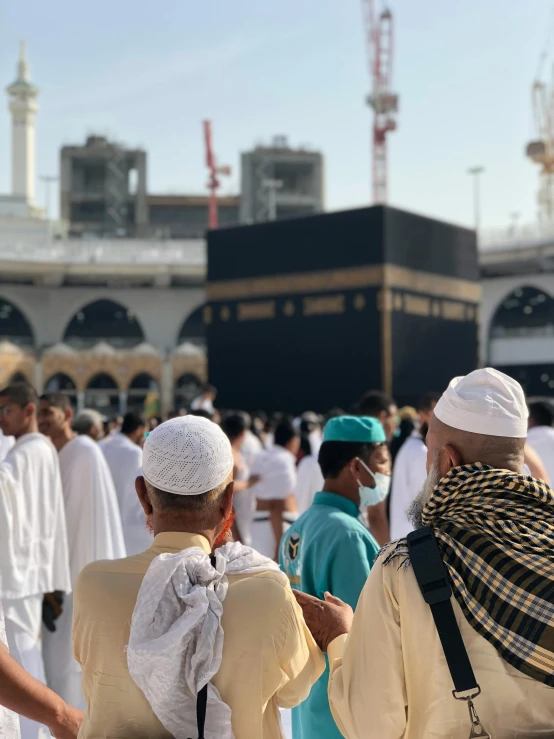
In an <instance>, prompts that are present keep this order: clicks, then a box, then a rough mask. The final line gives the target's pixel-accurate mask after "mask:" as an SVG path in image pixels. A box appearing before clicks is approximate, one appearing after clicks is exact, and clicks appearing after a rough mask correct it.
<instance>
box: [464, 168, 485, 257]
mask: <svg viewBox="0 0 554 739" xmlns="http://www.w3.org/2000/svg"><path fill="white" fill-rule="evenodd" d="M484 171H485V168H484V167H470V168H469V169H468V170H467V173H468V174H470V175H471V176H472V177H473V216H474V220H475V233H476V236H477V244H479V232H480V230H481V188H480V177H481V175H482V174H483V172H484Z"/></svg>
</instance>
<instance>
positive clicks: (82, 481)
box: [39, 393, 125, 708]
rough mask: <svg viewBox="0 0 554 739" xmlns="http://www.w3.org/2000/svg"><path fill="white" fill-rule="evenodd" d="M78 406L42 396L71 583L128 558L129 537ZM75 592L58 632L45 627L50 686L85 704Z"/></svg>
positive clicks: (42, 424)
mask: <svg viewBox="0 0 554 739" xmlns="http://www.w3.org/2000/svg"><path fill="white" fill-rule="evenodd" d="M72 419H73V411H72V409H71V405H70V402H69V399H68V398H67V396H66V395H63V394H62V393H49V394H47V395H43V396H42V398H41V399H40V411H39V423H40V429H41V431H42V433H44V434H47V435H48V436H49V437H50V438H51V439H52V443H53V444H54V446H55V447H56V449H57V450H58V452H59V460H60V469H61V477H62V485H63V498H64V502H65V514H66V518H67V533H68V544H69V560H70V569H71V584H72V585H74V584H75V582H76V580H77V577H78V576H79V573H80V572H81V570H82V569H83V567H85V566H86V565H88V564H89V563H90V562H96V561H97V560H104V559H120V558H121V557H125V542H124V538H123V530H122V527H121V517H120V514H119V506H118V503H117V495H116V492H115V488H114V484H113V480H112V477H111V474H110V470H109V468H108V465H107V463H106V460H105V459H104V455H103V454H102V452H101V451H100V448H99V446H98V444H96V443H95V442H94V441H93V440H92V439H91V438H90V437H89V436H87V435H83V436H76V435H75V433H74V432H73V431H72V429H71V421H72ZM72 619H73V596H72V595H70V596H66V598H65V601H64V604H63V613H62V615H61V616H60V617H59V618H58V619H57V621H56V631H55V632H53V633H52V632H49V631H46V630H45V629H44V630H43V642H44V663H45V668H46V677H47V681H48V685H49V687H51V688H52V690H55V691H56V693H58V694H59V695H61V696H62V698H63V699H64V700H65V701H67V703H70V704H71V705H73V706H77V707H78V708H84V699H83V694H82V690H81V670H80V668H79V666H78V664H77V662H76V660H75V659H74V658H73V647H72V639H71V631H72Z"/></svg>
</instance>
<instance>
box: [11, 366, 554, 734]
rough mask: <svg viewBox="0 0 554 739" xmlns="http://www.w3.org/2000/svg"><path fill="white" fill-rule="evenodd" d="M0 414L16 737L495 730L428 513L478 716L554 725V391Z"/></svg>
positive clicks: (529, 729)
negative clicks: (152, 412) (434, 580)
mask: <svg viewBox="0 0 554 739" xmlns="http://www.w3.org/2000/svg"><path fill="white" fill-rule="evenodd" d="M483 373H485V374H483ZM460 380H461V382H460ZM464 383H465V385H464ZM466 386H467V387H466ZM493 416H494V422H493V420H491V418H492V417H493ZM495 424H496V425H495ZM522 429H524V430H522ZM0 430H1V432H0V737H1V739H14V738H15V737H19V736H20V732H21V736H22V737H23V739H35V738H36V739H38V738H39V737H46V736H48V735H50V732H51V733H52V734H53V735H54V736H58V737H62V739H68V738H69V737H76V736H77V735H78V734H79V736H80V737H83V738H84V737H88V738H89V739H100V737H114V738H115V737H137V739H138V738H139V737H140V738H143V737H144V738H146V737H149V738H150V739H155V738H157V737H160V739H162V738H164V739H165V738H166V737H167V738H169V737H171V736H174V737H178V738H180V737H183V739H187V737H192V736H194V737H196V736H198V737H205V739H216V738H217V739H232V738H233V737H235V738H236V739H277V737H285V736H286V737H292V739H316V738H317V739H340V737H342V736H344V737H347V739H362V738H363V739H365V738H366V737H368V738H370V739H373V738H374V737H375V739H377V738H378V739H402V737H405V738H406V739H423V738H424V737H425V739H432V738H433V737H437V738H438V737H452V738H453V739H458V737H462V736H463V737H464V738H465V736H467V730H468V728H471V731H472V732H473V733H472V734H471V736H489V734H487V733H486V730H485V729H483V727H482V726H481V723H480V721H481V719H479V718H477V714H476V711H475V708H474V705H473V702H472V700H473V698H474V695H473V694H472V695H471V696H470V700H469V707H470V711H469V717H468V712H467V707H466V706H465V704H464V702H463V701H458V702H456V701H453V700H452V689H453V685H452V677H451V676H450V672H449V665H448V664H447V662H446V661H445V658H444V653H443V651H442V647H441V642H440V640H439V639H438V636H437V633H436V630H435V627H434V623H433V620H432V617H431V614H430V611H429V608H428V606H427V605H426V603H425V602H424V600H423V598H421V595H420V593H419V590H418V585H417V583H416V581H415V579H413V578H412V580H413V581H411V580H407V579H406V576H405V575H404V574H403V573H404V572H405V571H408V572H409V571H410V568H409V567H406V562H407V561H408V559H409V557H408V552H407V549H406V544H405V542H406V538H405V537H407V535H408V534H409V533H410V532H411V531H413V529H414V527H415V528H416V529H417V528H421V527H423V526H431V527H432V528H433V530H434V531H435V535H436V537H437V540H438V542H439V545H440V549H441V554H442V556H443V559H444V561H445V564H446V563H448V571H449V575H450V578H451V579H452V581H453V582H452V587H453V594H452V602H453V605H454V611H455V617H456V620H457V623H458V627H459V630H460V632H461V634H462V638H463V641H464V643H465V644H466V648H467V651H468V652H469V654H470V658H471V662H472V665H473V667H474V669H475V672H476V673H478V678H479V679H480V681H481V682H480V685H479V690H483V692H484V693H485V694H487V692H488V695H487V698H486V700H487V702H485V700H483V702H482V703H483V706H482V710H481V711H480V712H481V718H482V720H483V723H484V724H487V727H488V730H489V731H491V733H492V730H493V729H494V736H499V737H502V739H509V738H510V737H514V739H515V737H521V736H525V737H531V736H540V737H547V736H551V737H554V693H552V688H553V687H554V636H553V634H554V574H553V573H554V567H552V565H554V562H553V558H554V512H553V511H554V508H553V506H554V494H553V493H552V491H551V490H550V488H549V485H550V481H551V480H552V481H554V405H553V404H551V403H550V402H549V401H543V400H536V401H531V402H529V401H526V400H525V398H524V396H523V391H522V390H521V387H520V386H519V385H518V383H516V382H515V381H513V380H511V379H510V378H508V377H506V376H505V375H502V373H499V372H496V371H495V370H490V369H486V370H480V371H477V372H476V373H472V374H471V375H468V376H467V377H466V378H456V379H455V380H453V382H452V383H451V385H450V386H449V388H448V389H447V390H446V391H445V392H443V393H435V392H429V393H427V394H426V395H424V396H423V397H421V398H420V400H419V402H418V403H417V404H416V406H415V407H409V406H406V407H404V408H400V409H399V408H398V407H397V405H396V403H395V401H394V400H393V399H392V398H390V397H387V395H385V394H384V393H382V392H380V391H377V390H375V391H368V392H367V393H365V394H364V395H363V396H362V397H361V398H360V399H359V401H358V403H357V404H356V405H355V406H354V407H352V408H347V409H342V408H332V409H331V410H329V412H328V413H327V414H325V415H324V416H323V415H319V414H317V413H315V412H313V411H306V412H304V413H302V414H301V415H298V416H297V417H292V416H289V415H285V414H277V413H274V414H267V413H265V412H263V411H257V412H255V413H246V412H244V411H236V410H222V409H219V408H218V405H217V391H216V389H215V388H214V387H212V386H210V385H206V386H205V387H204V388H203V390H202V392H201V394H200V395H199V396H198V397H196V398H195V399H194V400H193V401H192V403H191V405H190V407H189V408H187V409H179V410H175V411H172V412H171V413H170V414H169V415H168V419H167V420H166V421H165V422H164V420H163V419H162V418H161V417H152V418H148V419H146V418H144V417H143V416H142V415H141V414H140V413H136V412H129V413H127V414H126V415H125V416H124V417H120V418H119V417H118V418H113V419H109V420H108V419H106V418H105V417H103V416H102V415H101V414H100V413H99V412H97V411H95V410H92V409H86V410H84V411H82V412H80V413H79V414H78V415H77V416H75V414H74V411H73V409H72V406H71V403H70V400H69V399H68V397H67V396H65V395H64V394H61V393H49V394H46V395H43V396H42V397H41V398H40V399H39V398H38V397H37V395H36V393H35V391H34V389H33V388H32V387H31V386H30V385H27V384H13V385H10V386H8V387H7V388H5V389H3V390H0ZM503 445H504V446H503ZM489 473H490V474H489ZM497 473H500V474H497ZM485 478H486V480H485ZM445 480H448V484H444V481H445ZM470 481H471V486H472V487H471V488H470V487H469V486H470ZM231 482H232V483H233V484H232V485H230V483H231ZM231 488H232V490H231ZM466 488H467V489H471V493H472V495H474V496H475V495H480V496H481V498H479V500H481V501H482V506H483V507H482V510H480V511H479V512H478V513H475V502H474V501H475V499H473V503H472V504H471V505H472V506H473V507H472V508H471V510H470V508H469V506H470V503H469V502H467V501H468V500H469V499H470V498H471V496H470V495H468V494H467V491H466ZM476 491H478V492H476ZM506 491H508V492H506ZM441 495H442V496H443V501H442V502H441V500H440V496H441ZM445 501H448V505H451V506H454V505H455V506H459V507H460V509H461V512H460V513H458V508H457V507H456V508H455V509H452V508H450V509H449V511H447V512H445V510H442V509H441V505H442V506H443V508H444V506H446V502H445ZM452 501H453V502H452ZM460 501H465V502H464V503H462V502H460ZM491 501H492V502H491ZM464 506H467V510H466V509H465V508H464ZM495 506H497V507H498V510H495ZM462 509H463V510H462ZM453 511H454V512H453ZM514 511H516V512H517V516H516V517H514V516H512V513H513V512H514ZM457 516H459V521H458V518H457ZM495 516H498V525H495V524H494V518H495ZM516 518H517V522H516ZM506 521H508V523H506ZM537 527H538V528H537ZM468 537H469V538H471V542H470V543H468ZM481 540H483V541H485V542H488V544H490V547H491V552H489V553H488V554H487V555H484V554H483V553H482V551H481V550H480V549H479V546H481V543H482V542H481ZM398 542H400V544H398ZM456 542H457V543H456ZM519 549H521V550H522V553H520V552H519ZM513 550H518V551H516V553H515V554H514V551H513ZM498 552H501V554H502V557H504V558H506V561H499V558H498V556H497V555H498ZM495 556H497V558H496V560H494V557H495ZM527 556H529V557H530V559H526V557H527ZM449 557H450V559H449ZM476 557H480V558H481V559H480V560H479V564H477V563H476ZM502 557H501V558H500V559H502ZM543 559H544V562H543ZM493 560H494V561H493ZM391 562H392V563H393V565H392V566H391V565H390V563H391ZM506 562H508V563H509V564H507V563H506ZM95 563H96V564H95ZM545 563H546V564H548V565H549V566H548V567H545V566H544V564H545ZM508 566H512V567H513V568H514V569H513V571H511V572H510V573H509V574H507V572H506V568H507V567H508ZM83 570H84V572H83ZM372 570H373V571H372ZM456 570H457V571H458V573H459V574H458V576H457V579H456V576H453V574H452V573H453V572H454V571H456ZM371 571H372V577H371V578H370V577H369V575H370V572H371ZM476 573H477V574H476ZM499 573H500V574H499ZM539 576H540V578H541V579H540V583H538V584H537V579H538V578H539ZM533 577H535V579H534V580H533ZM495 578H496V579H495ZM499 578H501V579H504V578H506V579H507V580H508V581H509V582H510V584H511V588H512V589H511V590H509V593H508V596H506V588H503V587H500V586H499V584H498V582H499ZM481 579H482V581H483V585H482V587H481V592H479V585H478V581H479V580H481ZM475 580H477V584H476V583H475V582H474V581H475ZM531 580H533V583H532V584H531V585H529V584H528V583H529V582H530V581H531ZM253 582H255V583H256V585H257V588H256V587H254V586H253V584H252V583H253ZM371 583H372V585H371V587H370V584H371ZM277 585H278V587H277ZM199 587H200V589H203V590H202V592H203V595H198V588H199ZM487 588H488V589H487ZM295 591H296V592H295ZM483 593H484V594H483ZM304 594H305V595H304ZM522 594H523V595H522ZM523 596H525V599H526V603H527V605H526V606H525V607H524V606H523V605H521V606H519V605H518V603H519V602H520V601H521V599H522V597H523ZM314 597H315V598H314ZM506 597H507V600H508V602H509V605H507V606H506V608H509V609H513V613H512V611H511V610H510V614H511V617H510V619H509V620H510V622H509V623H508V621H507V620H506V619H504V617H503V616H502V615H498V612H500V611H502V610H503V604H504V600H503V599H504V598H506ZM316 598H317V600H315V599H316ZM535 598H536V599H537V600H538V601H540V606H536V607H535V608H533V607H532V606H530V605H529V601H530V600H532V599H535ZM224 601H225V606H223V605H222V604H223V602H224ZM512 601H513V602H512ZM491 604H492V605H491ZM353 611H355V613H356V614H357V616H356V615H355V616H353V615H352V614H353ZM362 613H363V617H362V615H361V614H362ZM528 613H532V616H528ZM362 618H363V621H362ZM527 618H533V619H534V620H533V622H532V623H527V621H526V619H527ZM535 620H537V621H538V622H540V628H537V626H536V623H535ZM489 621H490V622H492V624H493V626H492V627H490V623H489ZM516 622H517V624H516ZM514 624H516V625H514ZM521 624H523V625H521ZM495 629H496V630H495ZM368 632H371V634H372V636H371V637H370V636H368V635H367V634H368ZM514 634H515V636H514ZM224 635H225V642H224V646H223V636H224ZM518 640H521V643H522V644H523V646H519V647H518V644H519V642H518ZM3 642H5V644H6V646H7V649H6V648H3V646H2V643H3ZM353 642H355V646H350V649H349V645H350V644H351V643H353ZM501 643H502V645H501ZM504 643H506V644H508V643H511V644H512V647H509V646H506V645H505V644H504ZM514 644H515V646H513V645H514ZM8 650H9V654H8ZM269 653H271V654H269ZM514 655H516V656H514ZM45 686H48V688H46V687H45ZM204 686H205V687H204ZM201 688H204V692H202V690H201ZM200 695H203V696H204V697H203V698H202V700H200V697H199V696H200ZM180 696H181V697H183V696H184V697H183V700H181V698H180ZM202 701H203V702H204V703H203V706H204V707H203V708H202V706H201V703H202ZM475 701H476V703H475V705H476V706H477V707H479V706H478V700H477V699H475ZM466 703H467V701H466ZM2 706H4V707H5V708H2ZM8 709H11V710H8ZM17 714H19V716H18V715H17ZM204 714H205V716H206V718H205V722H206V726H205V729H204V728H203V724H204ZM487 719H488V721H487ZM478 731H482V733H478Z"/></svg>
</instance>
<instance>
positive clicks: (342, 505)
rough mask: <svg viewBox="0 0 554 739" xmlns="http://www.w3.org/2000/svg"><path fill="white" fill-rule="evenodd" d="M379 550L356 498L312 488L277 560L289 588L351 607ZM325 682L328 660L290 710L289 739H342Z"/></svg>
mask: <svg viewBox="0 0 554 739" xmlns="http://www.w3.org/2000/svg"><path fill="white" fill-rule="evenodd" d="M378 551H379V546H378V544H377V542H376V541H375V539H374V538H373V536H372V535H371V534H370V533H369V531H368V530H367V529H366V527H365V526H364V525H363V523H361V521H360V520H359V510H358V506H357V505H356V504H355V503H353V502H352V501H351V500H347V499H346V498H343V497H342V496H340V495H336V494H335V493H316V496H315V498H314V502H313V503H312V505H311V507H310V508H308V510H307V511H306V512H305V513H303V514H302V515H301V516H300V518H298V520H297V521H295V522H294V523H293V525H292V526H291V527H290V529H289V530H288V531H287V532H286V534H285V535H284V536H283V538H282V540H281V546H280V551H279V563H280V565H281V568H282V569H283V570H284V571H285V572H286V574H287V575H288V577H289V580H290V583H291V585H292V587H293V588H295V589H297V590H302V591H304V592H305V593H309V594H310V595H315V596H317V597H318V598H323V596H324V593H325V591H327V590H328V591H329V592H330V593H332V594H333V595H336V596H337V597H338V598H340V599H341V600H344V601H345V602H346V603H348V604H349V605H351V606H352V608H356V605H357V604H358V599H359V597H360V593H361V592H362V588H363V586H364V585H365V581H366V580H367V576H368V574H369V571H370V569H371V567H372V565H373V561H374V560H375V557H376V555H377V552H378ZM326 659H327V657H326ZM328 682H329V665H328V664H327V668H326V670H325V672H324V673H323V675H322V676H321V677H320V679H319V680H318V681H317V682H316V684H315V685H314V686H313V688H312V690H311V692H310V695H309V696H308V698H307V699H306V700H305V701H304V703H302V704H301V705H300V706H298V707H297V708H295V709H293V712H292V714H293V715H292V727H293V737H294V739H342V734H341V733H340V731H339V730H338V729H337V726H336V724H335V721H334V719H333V716H332V715H331V709H330V708H329V701H328V698H327V685H328Z"/></svg>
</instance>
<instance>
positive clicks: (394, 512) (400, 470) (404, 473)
mask: <svg viewBox="0 0 554 739" xmlns="http://www.w3.org/2000/svg"><path fill="white" fill-rule="evenodd" d="M426 479H427V447H426V446H425V442H424V441H423V439H422V438H421V435H420V434H419V433H418V432H417V431H414V433H413V434H412V435H411V436H409V437H408V438H407V439H406V441H405V442H404V444H402V446H401V447H400V451H399V452H398V454H397V456H396V460H395V462H394V469H393V473H392V487H391V498H390V535H391V539H393V540H394V539H402V538H404V537H405V536H407V535H408V534H409V533H410V531H413V528H414V527H413V526H412V524H411V523H410V521H409V520H408V516H407V515H406V511H407V510H408V507H409V506H410V504H411V503H412V501H413V500H414V498H415V497H416V496H417V494H418V493H419V492H421V490H422V489H423V486H424V484H425V480H426Z"/></svg>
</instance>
